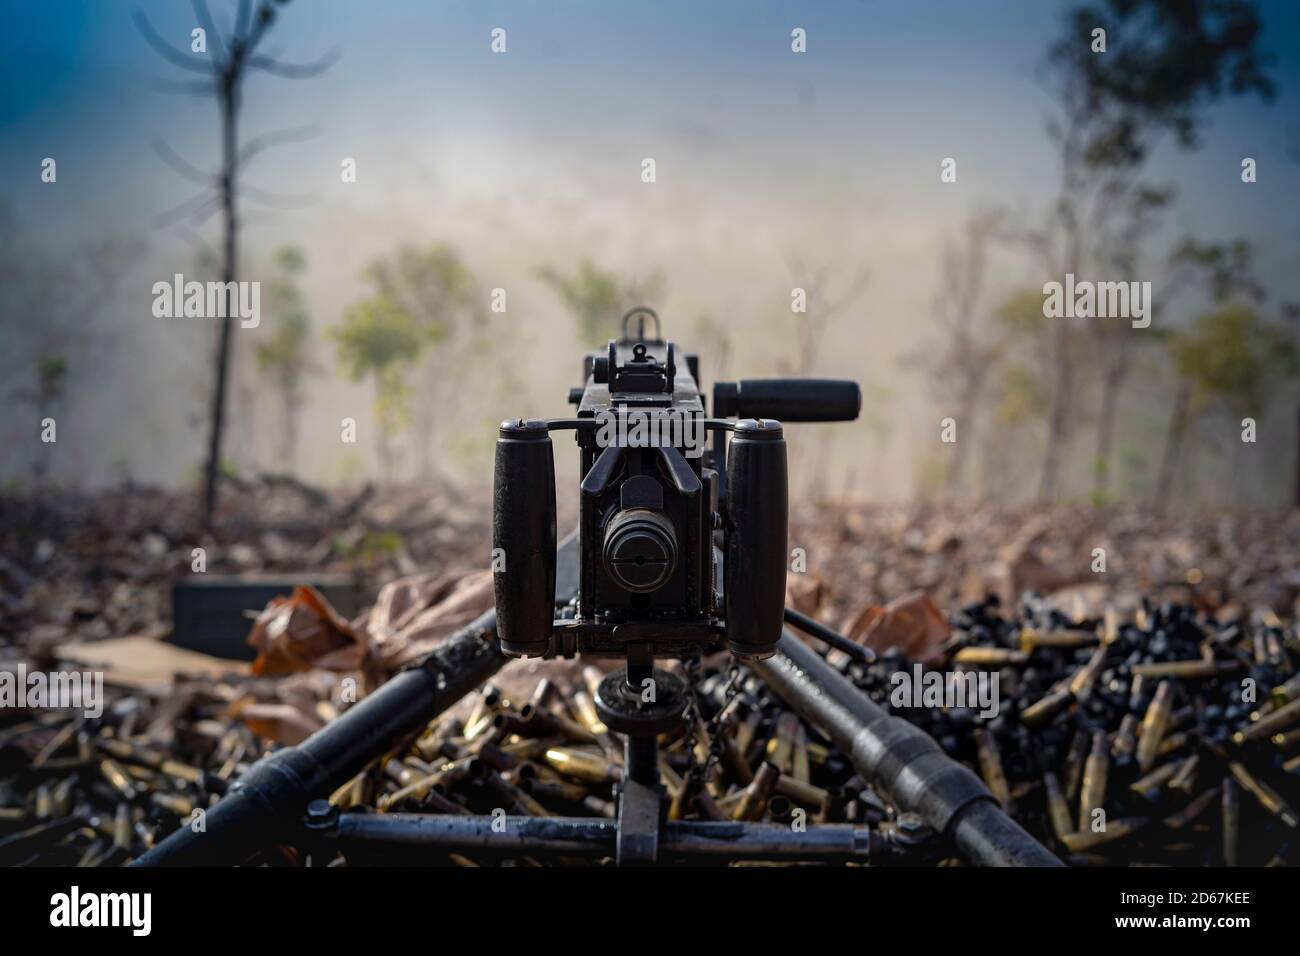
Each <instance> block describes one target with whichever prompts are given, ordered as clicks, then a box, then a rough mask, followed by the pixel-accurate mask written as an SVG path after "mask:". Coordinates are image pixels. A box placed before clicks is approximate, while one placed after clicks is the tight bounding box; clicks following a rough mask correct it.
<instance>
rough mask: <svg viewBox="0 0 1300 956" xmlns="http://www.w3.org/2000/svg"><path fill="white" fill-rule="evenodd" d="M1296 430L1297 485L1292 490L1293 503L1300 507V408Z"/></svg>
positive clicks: (1297, 413) (1296, 419) (1299, 409)
mask: <svg viewBox="0 0 1300 956" xmlns="http://www.w3.org/2000/svg"><path fill="white" fill-rule="evenodd" d="M1295 431H1296V442H1295V448H1296V452H1295V487H1294V489H1293V490H1292V497H1291V504H1292V505H1294V506H1295V507H1297V508H1300V408H1297V409H1296V417H1295Z"/></svg>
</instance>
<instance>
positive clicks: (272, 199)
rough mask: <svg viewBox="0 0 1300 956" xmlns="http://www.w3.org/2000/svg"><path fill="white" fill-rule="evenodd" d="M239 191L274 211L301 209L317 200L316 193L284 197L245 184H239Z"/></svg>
mask: <svg viewBox="0 0 1300 956" xmlns="http://www.w3.org/2000/svg"><path fill="white" fill-rule="evenodd" d="M239 191H240V192H241V193H243V194H244V195H246V196H247V197H248V198H249V199H253V200H256V201H257V202H260V203H263V204H265V205H267V206H271V207H272V208H275V209H301V208H302V207H303V206H309V205H311V204H312V203H313V202H315V201H316V200H317V199H318V198H319V197H318V195H317V194H316V193H299V194H298V195H289V196H285V195H282V194H280V193H274V192H271V191H269V190H266V189H259V188H258V187H256V186H250V185H249V184H248V183H245V182H240V184H239Z"/></svg>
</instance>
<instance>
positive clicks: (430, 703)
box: [136, 308, 1059, 866]
mask: <svg viewBox="0 0 1300 956" xmlns="http://www.w3.org/2000/svg"><path fill="white" fill-rule="evenodd" d="M633 320H635V321H636V323H637V332H636V334H635V335H633V334H631V323H632V321H633ZM647 322H653V325H654V334H653V337H650V336H648V335H647V330H646V325H647ZM582 375H583V381H584V384H583V386H582V387H581V388H577V389H574V390H573V391H572V392H571V393H570V396H569V398H570V401H571V402H572V403H573V404H575V405H576V406H577V412H576V415H575V416H574V417H572V418H559V419H551V420H534V419H519V420H513V421H506V422H503V423H502V424H501V428H500V433H499V438H498V442H497V449H496V464H495V487H494V494H493V521H492V524H493V542H494V550H493V570H494V585H495V592H496V608H495V610H493V611H488V612H487V613H485V614H484V615H482V616H481V617H480V618H478V619H477V620H476V621H474V622H473V623H472V624H470V625H469V626H467V627H466V628H464V629H462V630H461V631H460V632H458V633H457V634H455V635H453V636H452V637H450V638H448V639H447V640H446V641H445V642H444V643H443V644H441V645H440V646H439V647H438V648H436V649H435V650H433V651H432V652H430V653H429V654H428V655H427V656H426V657H424V658H422V659H421V660H419V661H417V662H415V663H413V664H412V665H410V666H409V667H408V668H407V669H406V670H404V671H402V672H401V673H399V674H397V675H396V676H394V677H393V678H392V679H391V680H389V681H388V682H387V683H386V684H384V685H383V686H382V687H380V688H379V689H378V690H377V691H375V692H374V693H373V694H370V695H369V696H368V697H366V698H365V699H364V700H362V701H361V702H360V703H358V704H357V705H356V706H355V707H353V708H351V709H349V710H348V711H346V712H345V713H344V714H343V715H341V716H340V717H338V718H337V719H336V720H334V721H333V722H331V723H330V724H328V725H326V726H325V727H324V728H323V729H322V730H320V731H318V732H317V733H315V734H314V735H312V736H311V737H310V738H308V739H307V740H305V741H304V742H302V743H301V744H299V745H297V746H294V747H285V748H283V749H280V750H277V751H275V752H274V753H272V754H270V755H269V756H267V757H264V758H263V759H262V760H260V761H259V762H258V763H257V764H255V765H254V766H253V767H252V768H251V769H250V770H249V771H248V772H247V773H246V774H244V776H243V777H241V778H240V779H239V780H238V781H237V782H236V783H235V784H234V785H232V786H231V787H230V788H229V790H228V791H227V792H226V795H225V796H224V797H223V798H222V799H221V801H220V802H219V803H217V804H216V806H214V807H212V808H211V809H210V810H209V811H208V812H207V816H206V825H205V827H204V828H203V829H202V830H201V831H196V830H195V829H193V828H189V827H182V828H181V829H179V830H177V831H176V832H175V833H173V834H172V835H171V836H169V837H167V839H165V840H164V841H162V842H161V843H159V844H158V845H157V846H155V847H154V848H153V849H152V850H150V851H149V852H148V853H146V854H145V855H144V856H143V857H141V858H140V859H139V860H138V861H136V863H137V865H144V866H165V865H202V864H208V865H214V864H226V865H230V864H238V863H240V862H242V861H244V860H246V859H248V858H249V857H250V855H252V854H255V853H256V852H257V851H258V850H259V849H262V848H265V847H267V846H270V845H274V844H281V843H285V842H292V843H295V844H296V845H299V846H303V847H307V848H309V850H310V851H311V852H316V851H317V850H319V852H320V853H321V854H323V855H325V856H327V857H328V856H330V855H332V854H333V853H335V852H339V851H342V852H343V853H344V854H345V856H346V855H348V853H350V852H351V851H352V850H354V849H355V850H356V851H357V852H358V853H359V854H360V855H362V856H365V855H367V854H369V855H370V856H372V857H373V856H374V854H376V853H378V854H381V855H382V854H383V853H384V852H385V851H386V850H390V849H393V848H396V847H401V848H405V849H407V850H410V849H412V848H416V849H418V848H427V849H428V850H430V851H431V852H442V853H447V852H461V851H481V852H486V853H500V854H505V855H507V856H509V855H512V854H513V855H519V854H522V855H525V856H528V855H538V856H541V857H545V856H546V855H548V854H550V855H554V854H560V855H562V856H566V857H574V856H593V857H596V858H602V857H608V856H610V855H614V856H615V857H616V859H617V861H618V862H619V863H620V864H648V863H655V862H659V861H662V860H668V859H671V860H695V861H705V862H707V861H714V862H719V861H721V862H727V861H731V860H736V859H763V860H770V859H782V860H823V861H830V860H852V861H858V862H890V861H895V860H900V859H902V860H909V859H911V860H915V859H917V858H918V853H920V854H924V852H925V847H926V846H927V845H929V844H932V843H933V842H934V840H935V838H942V839H947V840H950V841H951V842H952V843H953V844H954V845H955V847H956V849H957V850H958V852H960V853H961V854H962V855H963V856H965V857H967V858H968V859H970V860H972V861H973V862H977V863H981V864H985V865H1040V866H1048V865H1059V861H1057V860H1056V858H1055V857H1053V856H1052V855H1051V854H1050V853H1049V852H1048V851H1047V850H1046V849H1045V848H1043V847H1042V846H1041V845H1039V844H1038V843H1037V842H1036V841H1034V839H1033V838H1032V837H1031V836H1029V834H1028V833H1026V832H1025V831H1024V830H1023V829H1021V828H1020V827H1019V826H1018V825H1017V824H1016V823H1014V822H1013V821H1012V820H1010V819H1009V818H1008V817H1007V816H1006V815H1005V814H1004V813H1003V812H1002V810H1001V808H1000V807H999V806H998V804H997V803H996V801H995V800H994V798H993V795H992V794H991V793H990V792H989V790H988V788H987V787H985V786H984V784H983V783H982V782H981V781H980V779H979V778H978V777H977V776H975V774H973V773H972V772H971V771H970V770H968V769H967V768H966V767H964V766H962V765H960V764H958V763H955V762H954V761H952V760H950V759H949V758H948V757H947V756H946V755H945V754H944V753H943V751H942V750H941V749H940V748H939V746H938V745H937V744H936V743H935V742H934V741H933V740H932V739H931V738H930V737H929V736H928V735H927V734H925V733H924V732H923V731H921V730H919V729H917V728H916V727H914V726H913V725H912V724H910V723H907V722H906V721H904V720H902V719H900V718H897V717H894V716H892V715H890V714H889V713H888V712H887V711H884V710H882V709H881V708H880V707H878V706H877V705H876V704H875V703H873V702H872V701H871V700H870V699H869V698H868V697H867V696H866V695H864V694H863V693H862V692H861V691H859V690H858V689H857V687H856V686H855V685H854V684H853V683H852V682H851V681H849V680H848V679H847V678H845V677H844V676H843V674H841V673H840V672H839V671H837V670H836V669H835V668H833V667H831V666H830V665H829V664H828V663H827V662H826V661H825V660H824V659H823V658H822V657H821V656H819V655H818V654H817V653H816V652H815V651H814V650H812V648H811V647H809V646H808V645H807V644H805V643H804V642H802V641H800V640H799V639H798V638H796V637H794V636H793V635H792V634H791V633H790V632H789V631H788V630H786V629H785V625H786V624H789V625H791V626H793V627H795V628H797V629H799V630H802V631H804V632H805V633H807V634H810V635H812V636H814V637H816V638H818V639H819V640H821V641H822V642H824V643H826V644H829V645H831V646H833V647H836V648H839V649H840V650H843V651H844V652H846V653H848V654H850V655H851V656H855V657H857V659H858V660H867V659H869V658H870V656H871V655H870V652H869V651H867V650H865V649H864V648H862V647H861V646H859V645H857V644H856V643H854V642H852V641H849V640H848V639H847V638H845V637H844V636H843V635H840V634H837V633H836V632H835V631H833V630H831V629H830V628H828V627H825V626H824V625H822V624H819V623H818V622H816V621H814V620H812V619H811V618H808V617H805V616H804V615H802V614H799V613H797V612H796V611H794V610H792V609H789V608H786V607H784V600H785V598H784V595H785V577H786V562H787V560H788V553H787V527H786V524H787V509H788V491H787V477H786V446H785V440H784V433H783V428H782V425H781V422H782V421H785V422H817V421H850V420H852V419H854V418H856V417H857V415H858V412H859V409H860V404H861V395H860V392H859V389H858V386H857V385H856V383H854V382H847V381H830V380H806V379H752V380H745V381H741V382H717V383H715V384H714V387H713V396H712V406H713V407H712V417H709V415H708V414H707V413H708V409H707V408H706V407H705V400H704V396H703V395H702V393H701V391H700V385H699V362H698V359H697V357H696V356H695V355H692V354H689V353H686V354H683V353H681V352H680V351H679V350H678V349H677V347H676V346H675V345H674V344H673V343H671V342H668V341H666V340H664V338H663V336H662V333H661V331H660V328H659V319H658V316H656V315H655V313H654V312H653V311H651V310H649V309H645V308H638V309H633V310H632V311H631V312H629V313H628V314H627V315H625V316H624V317H623V334H622V337H621V338H620V339H619V340H617V341H612V342H610V343H609V345H608V347H607V348H605V349H604V350H602V351H600V352H594V353H591V354H588V355H587V356H586V357H585V358H584V359H583V368H582ZM559 431H573V432H575V433H576V438H577V442H578V446H579V449H580V453H581V454H580V459H581V464H580V474H579V475H578V479H579V482H580V496H581V504H580V509H579V527H578V531H577V534H576V536H571V537H570V538H569V539H567V540H566V543H565V544H564V545H562V546H558V547H557V541H556V503H555V465H554V457H553V453H552V443H551V435H552V433H553V432H559ZM724 650H727V651H730V653H731V655H732V657H733V658H734V660H735V662H736V663H735V664H733V666H732V668H731V672H732V678H731V681H729V685H734V683H735V680H736V677H737V676H738V675H739V673H740V667H741V665H742V664H743V666H744V667H747V668H748V669H749V670H751V671H753V672H754V674H756V675H757V677H758V678H759V679H761V680H762V681H763V682H764V683H766V684H767V685H768V687H770V688H771V689H772V691H774V692H775V693H776V695H777V696H778V697H780V698H781V699H782V700H784V702H785V703H786V704H787V705H789V706H790V707H792V708H793V709H794V710H796V711H797V712H798V713H799V714H800V715H801V716H802V717H803V718H804V719H806V720H807V721H808V722H809V723H810V724H813V725H814V726H816V727H818V728H819V729H820V730H821V731H822V732H823V733H824V734H825V736H826V738H827V739H828V740H829V741H830V742H831V743H833V744H834V745H835V746H836V747H837V748H838V749H839V750H840V751H841V752H843V753H844V754H845V755H846V756H847V757H848V759H849V760H850V761H851V763H852V764H853V766H854V768H855V769H856V771H857V772H858V774H859V775H860V776H861V777H862V779H863V780H868V781H871V782H872V783H873V785H874V786H875V787H877V788H878V790H879V792H880V793H881V794H882V795H883V796H885V797H886V798H887V799H889V800H890V801H891V802H892V803H893V804H894V805H895V806H896V807H897V808H898V809H899V810H900V811H901V812H903V813H904V815H906V816H908V817H909V818H910V820H909V821H908V822H907V824H906V825H904V823H903V819H902V817H901V816H900V819H899V823H898V825H896V826H893V827H890V828H886V829H868V828H866V827H861V826H857V825H854V824H847V823H846V824H836V823H831V824H816V825H811V826H807V827H805V828H804V829H802V830H798V831H795V830H792V829H791V828H790V827H787V826H783V825H780V824H775V823H754V822H747V821H739V820H736V821H733V820H716V819H710V820H680V819H678V820H668V819H666V817H667V814H666V812H665V811H666V801H665V794H664V788H663V786H662V785H661V783H660V771H659V757H658V735H659V734H662V733H668V732H672V731H675V730H680V729H685V730H686V731H687V733H688V734H689V733H691V732H692V731H691V726H690V724H689V721H691V720H696V719H698V708H695V707H694V705H693V700H694V687H693V685H692V682H691V681H689V680H687V679H684V678H683V677H682V676H681V675H680V674H679V673H675V672H672V671H669V670H665V669H659V668H656V667H655V660H656V658H681V659H684V660H685V662H686V666H685V667H684V668H683V669H684V670H685V671H686V673H687V675H688V676H689V675H690V674H691V673H692V668H693V667H694V666H696V665H697V663H698V661H699V660H700V658H701V657H703V656H704V655H706V654H710V653H713V652H720V651H724ZM575 655H584V656H595V657H614V658H619V659H623V660H625V661H626V666H625V667H624V668H621V669H619V670H616V671H614V672H613V673H610V674H608V675H607V676H606V677H605V678H604V679H603V680H602V681H601V682H600V684H599V687H598V689H597V692H596V694H595V700H594V704H595V708H596V711H597V713H598V714H599V717H600V720H601V721H602V722H603V723H604V724H605V725H606V727H607V728H608V729H609V730H612V731H615V732H617V733H621V734H623V735H625V740H624V752H623V767H622V769H621V772H620V776H621V780H620V782H619V783H618V785H617V787H618V790H617V793H618V821H617V825H616V826H613V825H611V824H610V822H609V821H608V820H604V819H593V818H585V817H575V818H563V817H543V818H538V817H531V816H522V815H520V816H510V817H506V818H505V825H504V826H499V825H498V824H499V823H500V821H498V820H496V819H492V818H488V817H484V816H477V815H472V814H441V813H439V814H401V813H383V814H374V813H364V812H363V813H350V812H349V813H343V812H339V810H338V809H337V808H336V807H334V806H332V805H331V804H330V802H329V801H328V800H326V799H325V797H326V796H328V795H329V794H330V793H331V792H332V791H333V790H335V789H336V788H338V787H340V786H341V785H343V784H344V783H346V782H347V781H348V780H350V779H352V778H353V777H354V776H355V775H356V774H358V773H360V772H362V771H364V770H365V769H366V768H367V767H370V766H373V765H374V761H376V760H377V759H378V758H380V757H381V756H383V755H384V754H386V753H388V752H390V750H391V748H392V747H393V746H394V743H395V742H396V741H400V740H403V739H407V740H409V739H411V738H412V736H413V735H417V734H419V733H420V732H422V731H423V730H424V729H425V728H426V727H427V725H428V723H429V721H430V720H431V719H433V718H435V717H437V716H438V715H439V714H441V713H443V712H444V711H446V710H447V709H448V708H450V707H452V706H453V705H455V704H456V702H457V701H458V700H460V699H461V698H462V697H464V696H465V695H466V694H468V693H470V692H472V691H473V690H475V689H476V688H477V687H479V686H480V685H482V684H483V683H484V682H486V681H487V680H489V679H490V678H491V677H492V675H494V674H495V673H496V672H497V671H498V670H500V669H501V667H502V666H503V665H504V664H505V663H506V662H507V659H508V658H520V657H572V656H575ZM725 710H726V708H725V706H724V707H723V708H722V709H721V710H720V711H719V712H718V714H716V715H715V718H714V719H715V720H716V719H718V718H719V717H720V716H721V715H722V714H723V713H724V712H725ZM714 739H715V740H717V739H718V738H717V737H716V736H715V738H714ZM691 749H692V748H688V750H691ZM770 769H772V770H774V769H775V768H770ZM381 858H382V857H381Z"/></svg>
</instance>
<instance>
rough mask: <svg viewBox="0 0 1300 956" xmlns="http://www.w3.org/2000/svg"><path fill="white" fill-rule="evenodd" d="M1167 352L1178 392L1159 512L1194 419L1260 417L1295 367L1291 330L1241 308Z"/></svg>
mask: <svg viewBox="0 0 1300 956" xmlns="http://www.w3.org/2000/svg"><path fill="white" fill-rule="evenodd" d="M1170 351H1171V354H1172V356H1173V361H1174V365H1175V367H1176V368H1177V370H1178V374H1179V377H1180V379H1181V381H1182V386H1181V387H1180V389H1179V394H1178V398H1177V399H1176V400H1175V403H1174V409H1173V415H1172V417H1171V419H1170V426H1169V439H1168V449H1167V451H1166V454H1165V458H1164V460H1163V461H1162V463H1161V469H1160V477H1159V480H1158V482H1157V485H1156V501H1155V503H1156V504H1157V505H1158V506H1163V505H1164V504H1165V503H1166V502H1167V501H1168V500H1169V495H1170V493H1171V491H1172V487H1173V477H1174V472H1175V469H1176V468H1177V466H1178V463H1179V456H1180V453H1181V449H1182V444H1183V440H1184V438H1185V436H1186V434H1187V431H1188V429H1189V428H1190V426H1191V425H1192V424H1193V422H1194V421H1195V420H1196V418H1197V417H1198V416H1199V415H1201V414H1204V413H1205V412H1207V411H1212V410H1216V409H1218V410H1222V411H1225V412H1227V413H1228V414H1229V415H1230V416H1231V417H1232V419H1233V421H1234V422H1236V421H1239V420H1240V419H1242V418H1246V417H1249V418H1258V417H1260V416H1261V414H1262V413H1263V411H1264V409H1265V396H1266V395H1267V394H1268V392H1269V391H1270V390H1271V389H1272V388H1273V387H1274V386H1275V384H1276V383H1277V382H1278V381H1279V380H1282V379H1286V378H1290V377H1292V376H1294V375H1295V373H1296V366H1297V359H1296V349H1295V343H1294V342H1293V341H1292V338H1291V332H1290V330H1289V329H1287V328H1286V327H1285V326H1284V325H1282V324H1281V323H1277V322H1270V321H1267V320H1266V319H1264V318H1263V317H1262V316H1261V315H1260V314H1259V312H1258V311H1257V310H1256V309H1255V308H1254V307H1252V306H1251V305H1248V304H1245V303H1242V302H1231V303H1228V304H1225V305H1221V306H1219V307H1218V308H1216V309H1213V310H1212V311H1210V312H1207V313H1205V314H1204V315H1202V316H1200V317H1199V318H1198V319H1197V320H1196V321H1195V322H1194V323H1193V324H1192V326H1191V327H1190V328H1189V329H1187V330H1186V331H1184V332H1181V333H1179V334H1178V335H1176V336H1174V337H1173V338H1172V339H1171V342H1170ZM1234 427H1236V426H1234ZM1240 444H1241V445H1243V446H1244V443H1240ZM1238 450H1240V449H1238ZM1235 472H1236V469H1234V474H1235Z"/></svg>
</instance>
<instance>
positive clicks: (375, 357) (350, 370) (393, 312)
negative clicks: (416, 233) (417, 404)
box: [330, 292, 436, 424]
mask: <svg viewBox="0 0 1300 956" xmlns="http://www.w3.org/2000/svg"><path fill="white" fill-rule="evenodd" d="M330 334H331V336H332V337H333V338H334V341H335V343H336V345H337V350H338V361H339V364H340V365H341V366H342V368H343V371H344V373H345V374H346V375H347V376H348V377H349V378H350V379H352V380H353V381H354V382H359V381H361V380H362V379H364V378H367V377H369V378H371V379H373V381H374V383H375V394H376V412H377V413H378V414H379V417H380V420H381V422H384V423H386V424H394V423H396V422H398V421H400V420H401V419H402V418H403V417H404V415H405V411H406V398H407V392H408V387H407V384H406V374H407V372H408V371H409V370H410V368H411V366H413V365H414V364H415V362H416V361H417V360H418V359H419V358H420V355H421V353H422V352H423V351H424V349H425V347H426V346H427V345H428V344H429V342H430V341H432V340H433V339H434V338H435V335H436V332H435V331H434V330H432V329H431V328H430V327H429V326H428V325H425V324H423V323H421V322H420V320H419V319H417V318H416V317H415V316H414V315H413V314H412V313H411V312H410V310H408V309H406V308H404V307H403V306H402V305H401V304H400V303H398V302H397V300H396V299H395V298H393V296H392V295H391V294H389V293H387V292H379V293H376V294H375V295H372V296H369V297H367V298H365V299H362V300H361V301H359V302H355V303H353V304H352V305H351V306H350V307H349V308H348V310H347V311H346V312H345V313H344V314H343V322H342V324H341V325H338V326H336V327H335V328H333V329H331V330H330Z"/></svg>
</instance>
